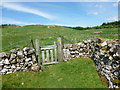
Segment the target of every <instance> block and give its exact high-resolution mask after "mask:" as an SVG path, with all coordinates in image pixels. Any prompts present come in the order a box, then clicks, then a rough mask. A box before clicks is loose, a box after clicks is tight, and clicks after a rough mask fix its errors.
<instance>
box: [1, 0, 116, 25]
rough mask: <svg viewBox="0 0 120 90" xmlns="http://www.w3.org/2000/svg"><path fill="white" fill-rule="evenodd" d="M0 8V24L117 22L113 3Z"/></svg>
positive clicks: (6, 4)
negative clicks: (0, 19) (0, 15)
mask: <svg viewBox="0 0 120 90" xmlns="http://www.w3.org/2000/svg"><path fill="white" fill-rule="evenodd" d="M104 1H105V0H104ZM106 1H107V0H106ZM0 7H2V8H1V9H2V23H1V24H17V25H29V24H44V25H63V26H83V27H87V26H96V25H101V24H102V23H103V22H111V21H117V20H118V3H116V2H4V3H2V4H0Z"/></svg>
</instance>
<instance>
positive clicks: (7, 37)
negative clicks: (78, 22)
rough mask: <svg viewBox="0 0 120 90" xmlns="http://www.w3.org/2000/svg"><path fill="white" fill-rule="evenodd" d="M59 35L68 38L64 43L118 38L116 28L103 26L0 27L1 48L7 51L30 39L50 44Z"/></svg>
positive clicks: (21, 45) (24, 43) (42, 44)
mask: <svg viewBox="0 0 120 90" xmlns="http://www.w3.org/2000/svg"><path fill="white" fill-rule="evenodd" d="M59 36H63V37H65V38H66V39H67V40H68V41H67V40H64V43H71V42H72V43H77V42H80V41H82V40H85V39H88V38H93V37H101V38H108V39H116V38H118V29H117V28H104V29H88V30H82V31H79V30H75V29H71V28H68V27H61V26H49V27H48V26H47V25H38V26H36V25H28V26H22V27H5V28H2V46H3V47H2V48H3V51H8V50H10V49H12V48H16V47H23V46H25V45H26V44H27V43H29V42H30V39H33V40H34V41H35V39H39V40H40V45H41V46H45V45H51V44H53V42H54V41H56V38H57V37H59Z"/></svg>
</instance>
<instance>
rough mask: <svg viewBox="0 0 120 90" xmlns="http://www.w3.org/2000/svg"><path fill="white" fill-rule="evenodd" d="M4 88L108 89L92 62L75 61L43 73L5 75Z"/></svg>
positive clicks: (48, 69) (28, 72)
mask: <svg viewBox="0 0 120 90" xmlns="http://www.w3.org/2000/svg"><path fill="white" fill-rule="evenodd" d="M2 80H3V82H2V84H3V85H2V86H3V88H107V86H106V85H103V84H102V82H101V80H100V78H99V76H98V74H97V72H96V68H95V66H94V63H93V61H92V60H90V59H88V58H78V59H73V60H70V61H68V62H61V63H58V64H56V65H51V66H47V67H46V68H45V69H44V71H43V72H32V71H26V72H16V73H12V74H8V75H3V79H2Z"/></svg>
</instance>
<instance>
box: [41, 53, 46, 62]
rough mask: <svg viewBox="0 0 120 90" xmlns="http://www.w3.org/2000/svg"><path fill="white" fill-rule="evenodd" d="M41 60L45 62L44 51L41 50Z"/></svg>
mask: <svg viewBox="0 0 120 90" xmlns="http://www.w3.org/2000/svg"><path fill="white" fill-rule="evenodd" d="M42 61H43V63H45V51H42Z"/></svg>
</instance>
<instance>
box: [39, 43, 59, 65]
mask: <svg viewBox="0 0 120 90" xmlns="http://www.w3.org/2000/svg"><path fill="white" fill-rule="evenodd" d="M40 50H41V56H42V57H41V59H42V64H43V65H48V64H55V63H58V60H57V46H56V43H55V42H54V45H50V46H44V47H41V48H40Z"/></svg>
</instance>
